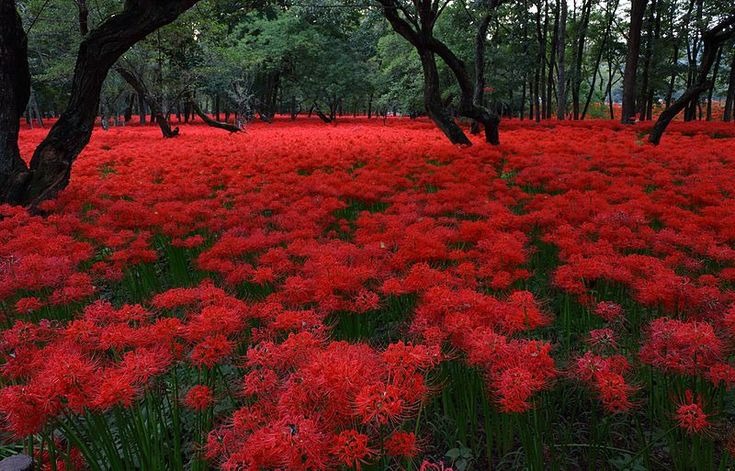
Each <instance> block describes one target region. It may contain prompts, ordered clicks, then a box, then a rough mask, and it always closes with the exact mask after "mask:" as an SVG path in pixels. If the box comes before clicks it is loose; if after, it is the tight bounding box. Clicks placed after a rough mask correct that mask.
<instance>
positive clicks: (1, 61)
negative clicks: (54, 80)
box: [0, 0, 31, 203]
mask: <svg viewBox="0 0 735 471" xmlns="http://www.w3.org/2000/svg"><path fill="white" fill-rule="evenodd" d="M30 94H31V75H30V73H29V71H28V49H27V39H26V34H25V31H24V30H23V24H22V22H21V19H20V16H19V15H18V13H17V12H16V9H15V1H14V0H0V203H18V202H19V201H20V199H21V197H22V193H23V188H24V187H25V183H26V181H27V180H28V177H29V173H28V167H26V164H25V162H24V161H23V159H21V157H20V151H19V149H18V132H19V131H20V118H21V116H22V114H23V111H24V110H25V108H26V105H27V104H28V98H29V97H30Z"/></svg>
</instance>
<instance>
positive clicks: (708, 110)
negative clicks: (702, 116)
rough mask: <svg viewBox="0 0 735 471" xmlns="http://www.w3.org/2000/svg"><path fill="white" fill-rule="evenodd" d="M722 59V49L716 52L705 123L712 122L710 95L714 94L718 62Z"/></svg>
mask: <svg viewBox="0 0 735 471" xmlns="http://www.w3.org/2000/svg"><path fill="white" fill-rule="evenodd" d="M721 59H722V48H719V49H718V51H717V59H715V65H714V67H713V70H712V84H713V85H712V86H711V87H710V89H709V93H708V94H707V121H712V94H713V93H714V92H715V86H714V84H716V83H717V71H718V70H719V69H720V60H721Z"/></svg>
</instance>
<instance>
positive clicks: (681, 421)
mask: <svg viewBox="0 0 735 471" xmlns="http://www.w3.org/2000/svg"><path fill="white" fill-rule="evenodd" d="M676 421H677V423H678V425H679V427H681V428H682V429H684V430H685V431H686V432H687V433H690V434H696V433H700V432H702V431H703V430H704V429H706V428H707V427H709V426H710V422H709V420H708V415H707V414H706V413H705V412H704V410H703V408H702V399H701V397H698V398H697V399H696V400H695V398H694V394H693V393H692V391H691V390H689V389H687V390H686V391H685V392H684V400H683V401H682V402H681V403H680V404H679V405H678V406H677V408H676Z"/></svg>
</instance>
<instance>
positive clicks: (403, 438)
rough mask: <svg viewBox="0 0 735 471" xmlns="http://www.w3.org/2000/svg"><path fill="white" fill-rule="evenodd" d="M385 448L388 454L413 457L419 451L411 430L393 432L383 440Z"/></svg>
mask: <svg viewBox="0 0 735 471" xmlns="http://www.w3.org/2000/svg"><path fill="white" fill-rule="evenodd" d="M385 450H386V452H387V453H388V454H389V455H390V456H397V457H404V458H413V457H414V456H416V455H417V454H418V451H419V450H418V447H417V445H416V435H414V434H413V432H401V431H397V432H393V433H392V434H391V435H390V436H389V437H388V438H386V440H385Z"/></svg>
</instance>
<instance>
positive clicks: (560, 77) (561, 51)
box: [556, 0, 567, 121]
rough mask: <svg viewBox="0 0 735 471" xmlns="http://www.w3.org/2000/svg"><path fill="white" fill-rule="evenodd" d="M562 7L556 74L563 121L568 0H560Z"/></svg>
mask: <svg viewBox="0 0 735 471" xmlns="http://www.w3.org/2000/svg"><path fill="white" fill-rule="evenodd" d="M559 3H561V8H560V12H559V22H558V23H559V24H558V30H557V33H556V40H557V43H556V50H557V52H556V55H557V57H558V67H557V76H556V83H557V85H556V92H557V93H556V119H558V120H560V121H562V120H564V117H565V115H566V114H567V90H566V77H565V72H566V71H565V70H564V67H565V66H566V65H565V63H564V56H565V49H566V31H567V2H566V0H559Z"/></svg>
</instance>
